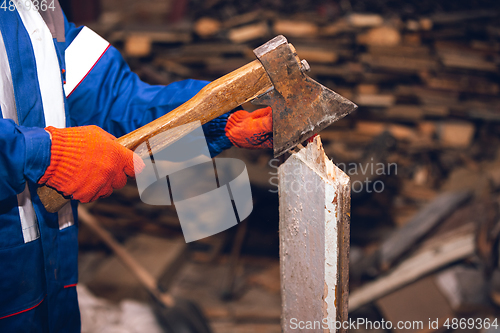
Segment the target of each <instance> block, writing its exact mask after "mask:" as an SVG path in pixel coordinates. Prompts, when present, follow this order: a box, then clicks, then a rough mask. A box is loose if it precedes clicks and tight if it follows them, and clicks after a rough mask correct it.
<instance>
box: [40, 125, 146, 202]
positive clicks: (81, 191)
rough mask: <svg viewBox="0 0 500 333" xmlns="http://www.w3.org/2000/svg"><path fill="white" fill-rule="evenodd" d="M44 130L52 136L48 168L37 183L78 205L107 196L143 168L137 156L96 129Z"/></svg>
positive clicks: (85, 127)
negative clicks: (72, 200)
mask: <svg viewBox="0 0 500 333" xmlns="http://www.w3.org/2000/svg"><path fill="white" fill-rule="evenodd" d="M46 130H47V131H48V132H49V133H50V134H51V136H52V147H51V158H50V165H49V167H48V168H47V170H46V171H45V174H44V175H43V176H42V178H41V179H40V180H39V181H38V183H39V184H47V185H49V186H51V187H53V188H55V189H56V190H58V191H60V192H62V193H63V194H64V195H66V196H72V197H73V199H75V200H79V201H80V202H90V201H94V200H97V199H98V198H101V197H106V196H109V195H111V193H112V192H113V189H118V188H122V187H123V186H125V184H126V183H127V176H129V177H134V176H135V172H136V171H137V172H141V171H142V169H143V168H144V163H143V161H142V159H141V158H140V157H139V156H138V155H136V154H135V153H134V152H132V151H131V150H129V149H127V148H125V147H123V146H122V145H120V144H118V143H116V142H115V141H114V140H115V137H114V136H113V135H111V134H109V133H108V132H106V131H104V130H103V129H101V128H99V127H97V126H82V127H69V128H62V129H57V128H54V127H47V128H46Z"/></svg>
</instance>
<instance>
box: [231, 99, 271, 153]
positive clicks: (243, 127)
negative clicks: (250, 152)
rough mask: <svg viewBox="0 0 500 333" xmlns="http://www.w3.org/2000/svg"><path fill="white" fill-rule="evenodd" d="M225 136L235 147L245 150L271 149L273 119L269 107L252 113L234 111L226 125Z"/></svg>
mask: <svg viewBox="0 0 500 333" xmlns="http://www.w3.org/2000/svg"><path fill="white" fill-rule="evenodd" d="M226 136H227V137H228V138H229V140H230V141H231V142H232V143H233V144H234V145H235V146H236V147H240V148H247V149H263V148H266V149H272V148H273V118H272V110H271V108H270V107H267V108H264V109H259V110H255V111H254V112H247V111H243V110H241V111H236V112H235V113H233V114H232V115H231V116H230V117H229V119H228V120H227V124H226Z"/></svg>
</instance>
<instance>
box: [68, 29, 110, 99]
mask: <svg viewBox="0 0 500 333" xmlns="http://www.w3.org/2000/svg"><path fill="white" fill-rule="evenodd" d="M108 48H109V43H108V42H107V41H106V40H105V39H104V38H102V37H101V36H99V35H98V34H96V33H95V32H93V31H92V30H90V29H89V28H87V27H83V29H82V30H81V31H80V33H79V34H78V35H77V36H76V38H75V39H74V40H73V41H72V42H71V44H70V45H69V46H68V48H67V49H66V55H65V61H66V84H65V85H64V92H65V93H66V97H69V96H70V95H71V93H72V92H73V91H74V90H75V89H76V88H77V87H78V85H80V83H81V82H82V81H83V80H84V79H85V77H86V76H87V75H88V73H90V71H91V70H92V68H94V66H95V64H97V62H98V61H99V59H101V57H102V56H103V54H104V53H105V52H106V50H107V49H108Z"/></svg>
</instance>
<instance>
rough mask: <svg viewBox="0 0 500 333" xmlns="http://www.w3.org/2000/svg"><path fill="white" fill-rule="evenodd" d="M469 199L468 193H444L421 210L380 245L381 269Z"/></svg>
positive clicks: (389, 264)
mask: <svg viewBox="0 0 500 333" xmlns="http://www.w3.org/2000/svg"><path fill="white" fill-rule="evenodd" d="M469 197H470V193H469V192H468V191H460V192H450V193H444V194H442V195H440V196H439V197H437V198H436V199H434V200H433V201H432V202H431V203H430V204H429V205H427V206H425V207H424V208H423V209H421V210H420V211H419V212H418V213H417V215H415V217H413V218H412V219H411V220H410V221H409V222H408V223H407V224H406V225H405V226H404V227H402V228H400V229H398V230H397V231H396V232H394V233H393V234H392V235H391V236H390V237H389V238H388V239H387V240H386V241H385V242H384V243H383V244H382V246H381V249H380V256H381V263H382V267H385V268H387V267H389V266H391V265H392V264H393V263H394V262H395V261H396V260H398V259H399V258H400V257H401V256H402V255H404V254H405V253H406V252H407V251H408V250H410V249H411V247H412V246H414V245H415V244H416V243H417V242H418V241H420V240H421V239H422V238H423V237H424V236H425V235H427V234H428V233H429V232H430V231H431V230H432V229H433V228H435V227H436V226H437V225H438V224H439V223H440V222H442V221H443V220H444V219H445V218H446V217H448V216H449V215H451V214H452V213H453V211H455V209H457V208H458V207H459V206H460V205H461V204H463V203H464V202H465V201H466V200H467V199H469Z"/></svg>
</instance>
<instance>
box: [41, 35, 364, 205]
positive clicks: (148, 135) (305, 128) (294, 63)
mask: <svg viewBox="0 0 500 333" xmlns="http://www.w3.org/2000/svg"><path fill="white" fill-rule="evenodd" d="M254 54H255V55H256V57H257V60H254V61H252V62H250V63H249V64H247V65H245V66H243V67H241V68H239V69H237V70H235V71H233V72H231V73H229V74H226V75H225V76H223V77H221V78H219V79H217V80H215V81H213V82H211V83H210V84H208V85H207V86H205V87H204V88H203V89H201V90H200V91H199V92H198V94H196V95H195V96H194V97H193V98H191V99H190V100H188V101H187V102H186V103H184V104H182V105H181V106H179V107H178V108H176V109H174V110H172V111H170V112H169V113H167V114H166V115H164V116H162V117H160V118H158V119H156V120H154V121H152V122H150V123H149V124H146V125H144V126H142V127H141V128H139V129H137V130H135V131H133V132H130V133H128V134H126V135H124V136H122V137H120V138H118V139H116V140H117V142H118V143H120V144H122V145H123V146H125V147H127V148H129V149H131V150H133V151H135V152H136V153H137V154H138V155H139V156H141V157H142V158H147V157H149V156H150V154H151V153H152V152H153V151H159V150H161V149H162V148H165V147H166V146H168V145H170V144H171V143H173V142H175V141H177V140H178V139H179V138H181V137H183V136H184V135H185V134H187V133H188V132H189V131H190V127H189V126H181V125H186V124H189V123H192V122H195V121H200V122H201V123H202V124H205V123H207V122H209V121H211V120H213V119H215V118H217V117H219V116H221V115H223V114H224V113H226V112H229V111H231V110H233V109H234V108H236V107H238V106H240V105H242V104H243V103H246V102H248V101H252V103H254V104H259V105H268V106H271V108H272V110H273V112H272V117H273V150H274V156H275V157H278V156H280V155H281V154H283V153H285V152H287V151H289V150H290V149H292V148H293V147H295V146H296V145H297V144H299V143H301V142H302V141H304V140H306V139H307V138H309V137H311V136H312V135H314V134H316V133H318V132H319V131H321V130H322V129H324V128H325V127H327V126H328V125H330V124H331V123H333V122H334V121H337V120H339V119H340V118H342V117H344V116H346V115H347V114H349V113H351V112H352V111H354V110H355V109H356V108H357V106H356V105H355V104H354V103H352V102H351V101H349V100H348V99H346V98H344V97H342V96H340V95H339V94H337V93H335V92H334V91H332V90H330V89H328V88H326V87H325V86H323V85H321V84H319V83H318V82H316V81H314V80H313V79H311V78H310V77H309V76H307V75H306V74H305V72H306V71H308V70H309V65H308V64H307V61H305V60H302V61H301V60H300V59H299V58H298V57H297V53H296V51H295V48H294V47H293V45H292V44H289V43H288V42H287V40H286V38H285V37H284V36H281V35H280V36H277V37H275V38H273V39H272V40H270V41H268V42H267V43H265V44H264V45H262V46H260V47H258V48H256V49H255V50H254ZM176 128H179V130H177V131H175V130H174V134H172V135H170V136H168V138H164V137H163V136H158V137H162V138H161V139H158V138H157V139H156V140H155V136H156V135H157V134H159V133H161V132H164V131H167V130H172V129H176ZM144 142H147V143H148V144H147V145H141V143H144ZM140 145H141V147H139V146H140ZM138 147H139V148H138ZM145 147H147V148H145ZM37 193H38V195H39V197H40V200H41V201H42V203H43V205H44V206H45V209H46V210H47V211H48V212H51V213H55V212H57V211H59V209H61V208H62V207H63V206H64V205H65V204H66V203H67V202H68V201H69V198H65V197H64V196H63V195H62V194H60V193H59V192H57V191H56V190H55V189H53V188H50V187H47V186H41V187H39V188H38V191H37Z"/></svg>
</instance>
